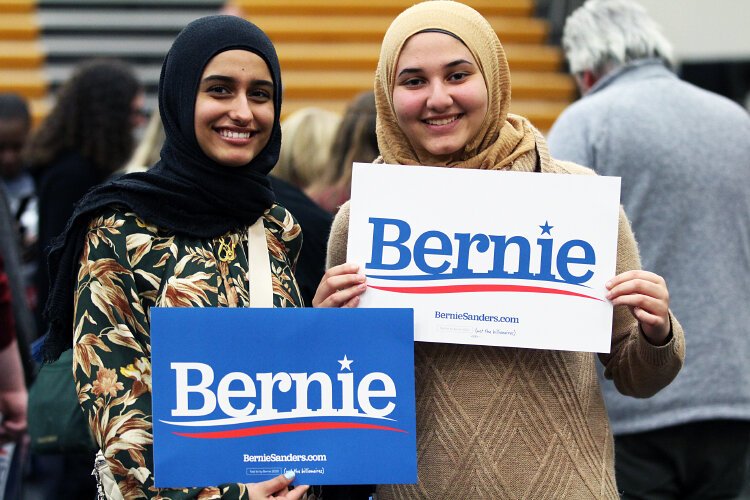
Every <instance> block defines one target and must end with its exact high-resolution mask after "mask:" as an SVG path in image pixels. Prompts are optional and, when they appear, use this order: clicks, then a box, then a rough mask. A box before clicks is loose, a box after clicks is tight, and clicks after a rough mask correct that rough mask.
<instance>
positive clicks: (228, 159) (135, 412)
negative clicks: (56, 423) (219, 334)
mask: <svg viewBox="0 0 750 500" xmlns="http://www.w3.org/2000/svg"><path fill="white" fill-rule="evenodd" d="M281 88H282V87H281V77H280V73H279V64H278V60H277V57H276V52H275V50H274V48H273V45H272V44H271V41H270V40H269V39H268V37H267V36H266V35H265V34H264V33H263V32H262V31H261V30H260V29H258V28H257V27H256V26H255V25H253V24H251V23H249V22H247V21H245V20H243V19H240V18H237V17H231V16H211V17H207V18H202V19H199V20H197V21H194V22H193V23H191V24H190V25H189V26H187V27H186V28H185V29H184V30H183V31H182V33H180V35H179V36H178V37H177V39H176V40H175V42H174V44H173V45H172V48H171V49H170V51H169V53H168V55H167V58H166V60H165V62H164V65H163V67H162V73H161V79H160V82H159V108H160V112H161V118H162V121H163V123H164V128H165V132H166V142H165V144H164V147H163V149H162V152H161V161H160V162H159V163H158V164H157V165H156V166H154V167H153V168H152V169H151V170H150V171H148V172H146V173H139V174H132V175H128V176H125V177H122V178H121V179H119V180H117V181H114V182H111V183H109V184H106V185H104V186H102V187H100V188H97V189H95V190H94V191H92V192H90V193H89V194H88V195H87V196H86V197H85V198H84V199H83V200H82V201H81V203H80V204H79V206H78V207H77V208H76V211H75V213H74V215H73V217H72V219H71V220H70V222H69V223H68V227H67V230H66V232H65V233H64V234H63V235H62V237H61V238H60V239H59V240H58V241H57V242H56V244H55V245H54V247H53V249H52V251H51V254H50V271H51V272H50V275H51V276H55V277H56V280H55V282H54V283H53V285H52V289H51V296H50V300H49V301H48V305H47V315H48V317H49V318H50V319H51V320H52V321H51V328H50V332H49V335H48V339H47V342H46V344H45V346H44V354H45V358H46V359H47V360H53V359H56V358H57V357H59V355H60V353H61V352H62V351H63V350H65V349H67V348H69V347H70V346H74V365H73V368H74V376H75V380H76V389H77V392H78V395H79V400H80V402H81V405H82V406H83V409H84V411H85V413H86V416H87V420H88V421H89V422H90V424H91V430H92V433H93V435H94V438H95V439H96V441H97V443H98V444H99V445H100V446H101V448H102V452H103V454H104V458H105V459H106V463H107V465H108V466H109V469H110V471H111V472H112V473H113V475H114V479H115V481H116V482H117V486H118V488H119V490H120V492H121V493H122V495H123V496H124V497H125V498H131V497H132V498H141V497H145V498H152V497H159V498H180V499H183V498H196V497H200V498H251V499H255V498H267V497H268V496H271V495H274V494H275V496H281V497H284V498H300V497H301V495H302V494H303V493H304V490H305V488H304V487H298V488H295V489H294V490H292V491H289V492H287V491H286V486H287V485H288V484H289V483H290V482H291V478H284V477H283V476H280V477H277V478H276V479H274V480H272V481H267V482H265V483H258V484H256V485H245V484H228V485H221V486H217V487H215V488H208V489H196V488H194V489H182V490H164V489H162V490H157V489H156V488H155V487H154V485H153V449H152V443H153V438H152V428H151V393H150V391H151V363H150V337H149V333H150V326H149V309H150V308H151V307H152V306H165V307H170V306H171V307H175V306H188V307H190V306H192V307H217V306H219V307H243V306H248V305H249V302H250V298H251V297H250V291H249V283H248V282H250V283H252V281H253V277H254V276H257V273H256V272H255V271H253V273H252V274H251V275H250V276H249V278H248V257H247V245H248V243H247V240H248V228H249V227H253V228H256V229H258V228H259V230H260V234H261V239H260V241H262V238H263V236H265V241H266V242H267V246H268V254H269V258H270V281H271V283H272V288H273V297H272V301H273V306H274V307H296V306H301V305H302V302H301V299H300V295H299V290H298V287H297V283H296V282H295V279H294V275H293V273H292V269H293V266H294V262H295V260H296V258H297V255H298V252H299V249H300V245H301V237H300V228H299V226H298V225H297V224H296V222H295V221H294V219H293V218H292V216H291V215H290V214H289V212H287V211H286V209H284V208H283V207H281V206H279V205H276V204H275V203H274V195H273V191H272V190H271V189H270V184H269V181H268V179H267V177H266V174H267V173H268V171H269V170H270V169H271V168H272V167H273V166H274V164H275V163H276V160H277V158H278V153H279V147H280V144H281V129H280V127H279V116H280V110H281ZM256 221H260V224H256ZM261 274H263V273H261ZM265 276H266V279H268V278H267V276H268V274H266V275H265ZM253 300H255V298H253Z"/></svg>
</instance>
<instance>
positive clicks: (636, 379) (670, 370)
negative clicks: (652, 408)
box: [599, 207, 685, 398]
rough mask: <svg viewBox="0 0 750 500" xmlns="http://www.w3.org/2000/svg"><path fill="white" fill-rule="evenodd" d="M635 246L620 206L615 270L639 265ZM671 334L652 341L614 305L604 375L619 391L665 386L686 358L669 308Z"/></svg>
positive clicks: (643, 394)
mask: <svg viewBox="0 0 750 500" xmlns="http://www.w3.org/2000/svg"><path fill="white" fill-rule="evenodd" d="M640 268H641V262H640V257H639V255H638V247H637V244H636V241H635V238H634V236H633V231H632V230H631V228H630V222H629V221H628V218H627V216H626V215H625V211H624V210H623V209H622V207H620V222H619V231H618V237H617V271H616V272H617V274H620V273H623V272H625V271H629V270H631V269H640ZM669 320H670V322H671V326H672V337H671V339H670V341H669V342H668V343H667V344H666V345H663V346H655V345H653V344H651V343H650V342H649V341H648V340H647V339H646V336H645V335H644V334H643V332H642V331H641V329H640V326H639V324H638V322H637V320H636V319H635V318H634V317H633V315H632V314H631V313H630V311H629V309H628V307H627V306H616V307H615V308H614V313H613V318H612V347H611V350H610V352H609V354H600V355H599V359H600V360H601V361H602V363H603V364H604V366H605V370H604V376H605V377H606V378H608V379H612V380H613V381H614V383H615V386H616V387H617V390H618V391H620V392H621V393H622V394H625V395H628V396H634V397H640V398H647V397H651V396H653V395H654V394H656V393H657V392H659V391H660V390H661V389H663V388H664V387H666V386H667V385H668V384H669V383H670V382H671V381H672V380H673V379H674V378H675V377H676V376H677V373H678V372H679V371H680V368H681V367H682V363H683V360H684V358H685V337H684V334H683V331H682V327H681V326H680V323H679V322H678V321H677V319H676V318H675V317H674V315H673V314H672V312H671V311H670V312H669Z"/></svg>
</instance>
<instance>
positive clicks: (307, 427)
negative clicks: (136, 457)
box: [173, 422, 406, 439]
mask: <svg viewBox="0 0 750 500" xmlns="http://www.w3.org/2000/svg"><path fill="white" fill-rule="evenodd" d="M329 429H370V430H375V431H391V432H403V433H406V431H405V430H402V429H396V428H395V427H386V426H383V425H373V424H355V423H351V422H309V423H305V424H277V425H266V426H263V427H250V428H248V429H235V430H232V431H215V432H174V433H173V434H176V435H177V436H183V437H189V438H198V439H227V438H238V437H247V436H262V435H264V434H281V433H283V432H302V431H322V430H329Z"/></svg>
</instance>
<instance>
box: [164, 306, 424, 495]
mask: <svg viewBox="0 0 750 500" xmlns="http://www.w3.org/2000/svg"><path fill="white" fill-rule="evenodd" d="M413 325H414V320H413V312H412V310H411V309H301V308H300V309H253V308H152V309H151V361H152V382H153V387H152V391H153V392H152V394H153V425H154V478H155V484H156V486H157V487H172V488H175V487H193V486H215V485H219V484H223V483H249V482H258V481H263V480H266V479H270V478H272V477H274V476H276V475H278V474H283V473H284V472H286V471H288V470H293V471H295V473H296V474H297V479H296V481H295V482H296V483H297V484H320V485H324V484H387V483H415V482H416V481H417V463H416V424H415V408H414V326H413Z"/></svg>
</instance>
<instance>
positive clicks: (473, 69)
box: [393, 32, 488, 159]
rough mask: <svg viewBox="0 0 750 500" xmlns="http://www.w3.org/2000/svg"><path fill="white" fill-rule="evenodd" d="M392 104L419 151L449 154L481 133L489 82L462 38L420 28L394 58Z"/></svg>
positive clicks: (401, 123)
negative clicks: (426, 31) (421, 30)
mask: <svg viewBox="0 0 750 500" xmlns="http://www.w3.org/2000/svg"><path fill="white" fill-rule="evenodd" d="M393 107H394V111H395V113H396V119H397V120H398V125H399V128H401V130H402V131H403V133H404V135H406V137H407V139H408V140H409V142H410V143H411V145H412V147H413V148H414V149H415V150H416V151H417V153H424V152H427V153H429V154H430V155H432V156H435V157H438V158H443V159H448V158H450V156H451V155H452V154H453V153H456V152H458V151H460V150H461V149H462V148H463V147H464V146H466V144H467V143H468V142H469V141H470V140H471V139H473V138H474V137H475V136H476V135H477V134H478V133H479V129H480V127H481V125H482V122H483V121H484V116H485V115H486V114H487V107H488V97H487V87H486V85H485V83H484V77H483V76H482V73H481V72H480V71H479V67H478V65H477V63H476V61H475V60H474V57H473V56H472V55H471V52H470V51H469V49H468V48H467V47H466V46H465V45H464V44H463V43H461V42H460V41H459V40H457V39H456V38H454V37H452V36H450V35H447V34H445V33H431V32H428V33H418V34H416V35H414V36H412V37H411V38H409V40H408V41H407V42H406V44H405V45H404V48H403V49H402V50H401V54H400V56H399V59H398V63H397V64H396V80H395V87H394V89H393Z"/></svg>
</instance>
